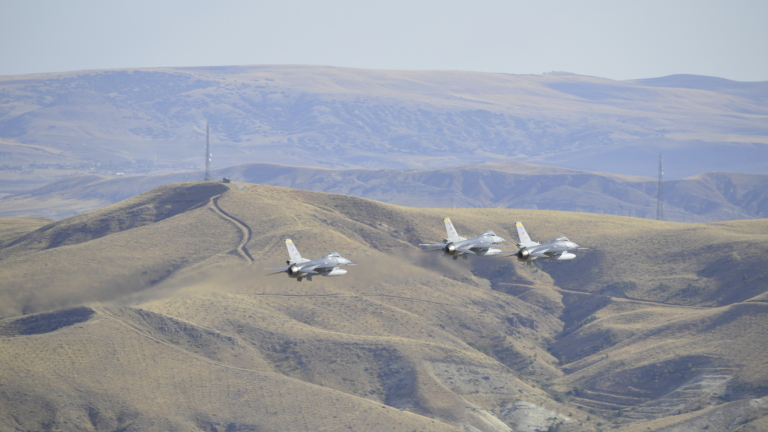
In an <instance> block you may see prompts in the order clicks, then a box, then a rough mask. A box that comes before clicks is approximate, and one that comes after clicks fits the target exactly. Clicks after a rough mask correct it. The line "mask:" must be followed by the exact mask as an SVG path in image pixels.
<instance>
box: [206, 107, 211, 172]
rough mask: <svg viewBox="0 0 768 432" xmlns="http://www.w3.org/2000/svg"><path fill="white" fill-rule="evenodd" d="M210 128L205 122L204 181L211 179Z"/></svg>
mask: <svg viewBox="0 0 768 432" xmlns="http://www.w3.org/2000/svg"><path fill="white" fill-rule="evenodd" d="M210 131H211V128H210V126H209V125H208V122H205V181H210V180H211V140H210V135H211V133H210Z"/></svg>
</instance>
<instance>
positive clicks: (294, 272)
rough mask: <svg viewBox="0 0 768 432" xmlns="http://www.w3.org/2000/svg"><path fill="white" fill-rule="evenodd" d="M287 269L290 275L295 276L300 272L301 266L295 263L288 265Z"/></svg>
mask: <svg viewBox="0 0 768 432" xmlns="http://www.w3.org/2000/svg"><path fill="white" fill-rule="evenodd" d="M287 271H288V276H290V277H294V276H296V275H297V274H298V273H299V266H297V265H296V264H294V265H292V266H290V267H288V270H287Z"/></svg>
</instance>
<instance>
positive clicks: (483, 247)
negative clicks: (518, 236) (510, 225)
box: [419, 218, 505, 259]
mask: <svg viewBox="0 0 768 432" xmlns="http://www.w3.org/2000/svg"><path fill="white" fill-rule="evenodd" d="M443 222H445V232H446V233H447V234H448V238H446V239H443V244H420V245H419V247H420V248H421V249H422V250H423V251H425V252H433V251H439V250H442V251H443V253H444V254H446V255H450V256H452V257H453V259H459V257H460V256H462V255H464V258H466V255H480V256H491V255H498V254H500V253H502V252H503V251H502V250H501V249H496V248H493V247H491V246H493V245H495V244H498V243H503V242H504V241H505V240H504V239H503V238H501V237H499V236H497V235H496V234H495V233H494V232H493V231H486V232H484V233H482V234H480V235H479V236H477V237H472V238H471V239H466V238H464V237H460V236H459V234H457V233H456V229H455V228H454V227H453V223H452V222H451V219H449V218H445V219H443Z"/></svg>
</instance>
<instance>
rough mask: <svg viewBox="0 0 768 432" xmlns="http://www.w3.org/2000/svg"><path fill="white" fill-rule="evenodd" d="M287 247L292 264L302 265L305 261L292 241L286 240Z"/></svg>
mask: <svg viewBox="0 0 768 432" xmlns="http://www.w3.org/2000/svg"><path fill="white" fill-rule="evenodd" d="M285 247H286V248H288V258H289V259H290V262H292V263H300V262H302V260H304V259H303V258H302V257H301V254H300V253H299V251H298V250H297V249H296V245H294V244H293V241H292V240H291V239H285Z"/></svg>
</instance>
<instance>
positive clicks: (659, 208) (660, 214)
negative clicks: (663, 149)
mask: <svg viewBox="0 0 768 432" xmlns="http://www.w3.org/2000/svg"><path fill="white" fill-rule="evenodd" d="M663 175H664V159H663V158H662V157H661V154H659V196H658V198H657V200H656V220H663V219H664V191H663V188H662V183H661V180H662V176H663Z"/></svg>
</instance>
